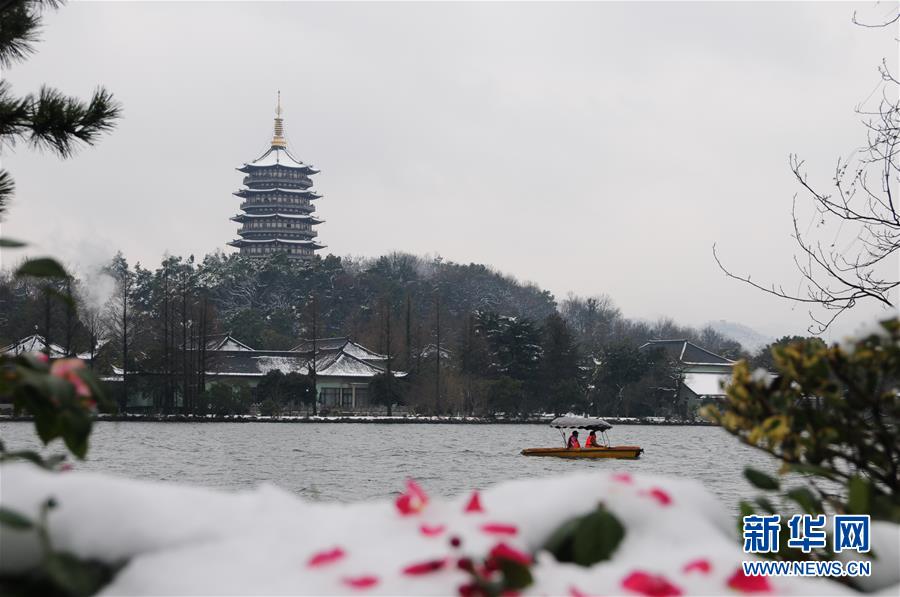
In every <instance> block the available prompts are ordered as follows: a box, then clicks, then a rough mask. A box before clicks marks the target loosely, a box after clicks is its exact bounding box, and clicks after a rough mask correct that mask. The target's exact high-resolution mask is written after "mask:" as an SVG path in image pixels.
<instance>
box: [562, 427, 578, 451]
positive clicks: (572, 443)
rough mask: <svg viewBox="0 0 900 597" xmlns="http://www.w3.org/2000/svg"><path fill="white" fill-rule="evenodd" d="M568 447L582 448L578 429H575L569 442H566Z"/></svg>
mask: <svg viewBox="0 0 900 597" xmlns="http://www.w3.org/2000/svg"><path fill="white" fill-rule="evenodd" d="M566 448H569V449H571V448H581V443H580V442H579V441H578V431H577V430H575V431H573V432H572V435H570V436H569V443H567V444H566Z"/></svg>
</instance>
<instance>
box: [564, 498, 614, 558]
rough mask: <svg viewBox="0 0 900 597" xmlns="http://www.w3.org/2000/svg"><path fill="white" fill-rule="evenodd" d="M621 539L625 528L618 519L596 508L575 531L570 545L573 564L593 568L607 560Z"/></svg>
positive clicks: (603, 509)
mask: <svg viewBox="0 0 900 597" xmlns="http://www.w3.org/2000/svg"><path fill="white" fill-rule="evenodd" d="M623 537H625V527H623V526H622V523H621V522H619V519H618V518H616V517H615V516H613V515H612V514H611V513H610V512H609V511H608V510H607V509H606V508H604V507H602V506H601V507H599V508H597V510H596V511H594V512H592V513H591V514H588V515H587V516H585V517H583V518H582V519H581V524H579V525H578V529H577V530H576V531H575V539H574V542H573V544H572V547H573V552H574V556H575V558H574V562H575V563H576V564H579V565H581V566H593V565H594V564H596V563H597V562H602V561H604V560H608V559H609V558H610V557H611V556H612V554H613V552H615V551H616V548H617V547H619V543H621V542H622V538H623Z"/></svg>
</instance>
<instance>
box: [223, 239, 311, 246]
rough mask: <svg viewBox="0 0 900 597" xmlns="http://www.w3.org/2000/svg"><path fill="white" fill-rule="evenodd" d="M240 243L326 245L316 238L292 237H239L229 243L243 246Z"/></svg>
mask: <svg viewBox="0 0 900 597" xmlns="http://www.w3.org/2000/svg"><path fill="white" fill-rule="evenodd" d="M240 243H251V244H257V243H285V244H288V245H313V246H317V247H319V248H322V247H324V246H325V245H320V244H319V243H317V242H316V241H314V240H296V239H292V238H239V239H236V240H233V241H231V242H230V243H228V244H229V245H232V246H234V247H239V246H241V245H240Z"/></svg>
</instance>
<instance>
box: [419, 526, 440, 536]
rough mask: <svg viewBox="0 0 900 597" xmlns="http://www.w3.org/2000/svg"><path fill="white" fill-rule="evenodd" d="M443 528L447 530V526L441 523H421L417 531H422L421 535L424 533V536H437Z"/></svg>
mask: <svg viewBox="0 0 900 597" xmlns="http://www.w3.org/2000/svg"><path fill="white" fill-rule="evenodd" d="M445 530H447V527H445V526H444V525H442V524H439V525H435V526H433V527H432V526H428V525H427V524H422V526H420V527H419V532H420V533H422V534H423V535H425V536H426V537H437V536H438V535H440V534H441V533H443V532H444V531H445Z"/></svg>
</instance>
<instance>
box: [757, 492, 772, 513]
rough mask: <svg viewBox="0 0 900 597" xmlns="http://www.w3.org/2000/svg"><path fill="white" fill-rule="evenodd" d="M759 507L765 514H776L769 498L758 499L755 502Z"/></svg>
mask: <svg viewBox="0 0 900 597" xmlns="http://www.w3.org/2000/svg"><path fill="white" fill-rule="evenodd" d="M754 501H755V502H756V503H757V505H758V506H759V507H760V508H761V509H762V511H763V512H768V513H769V514H775V506H773V505H772V502H770V501H769V499H768V498H765V497H762V496H760V497H758V498H756V500H754Z"/></svg>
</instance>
